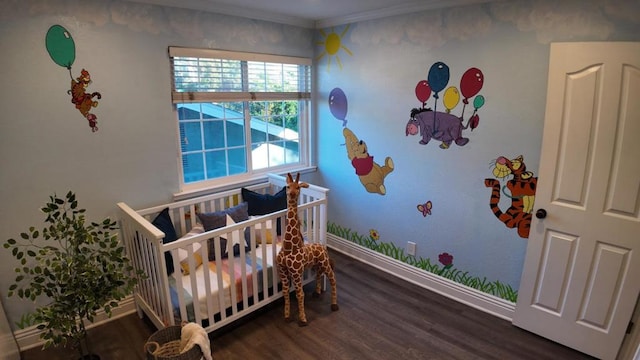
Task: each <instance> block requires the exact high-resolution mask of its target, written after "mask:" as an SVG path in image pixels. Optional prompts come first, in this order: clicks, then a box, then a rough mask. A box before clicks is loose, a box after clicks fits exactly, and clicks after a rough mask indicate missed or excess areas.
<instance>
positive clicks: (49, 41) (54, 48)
mask: <svg viewBox="0 0 640 360" xmlns="http://www.w3.org/2000/svg"><path fill="white" fill-rule="evenodd" d="M45 44H46V46H47V52H49V56H51V59H52V60H53V61H54V62H55V63H56V64H58V65H60V66H62V67H65V68H67V69H71V65H73V62H74V61H75V60H76V44H75V43H74V42H73V38H72V37H71V34H69V32H68V31H67V29H65V28H63V27H62V26H60V25H53V26H52V27H50V28H49V31H47V36H46V37H45Z"/></svg>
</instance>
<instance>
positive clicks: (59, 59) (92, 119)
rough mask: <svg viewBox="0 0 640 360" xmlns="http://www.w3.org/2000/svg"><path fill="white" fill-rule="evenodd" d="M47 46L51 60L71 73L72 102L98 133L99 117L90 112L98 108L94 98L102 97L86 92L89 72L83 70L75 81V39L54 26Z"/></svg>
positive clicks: (89, 80)
mask: <svg viewBox="0 0 640 360" xmlns="http://www.w3.org/2000/svg"><path fill="white" fill-rule="evenodd" d="M45 44H46V46H47V52H48V53H49V56H51V60H53V61H54V62H55V63H56V64H58V65H60V66H62V67H64V68H66V69H67V70H68V71H69V76H70V77H71V88H70V89H69V90H67V94H69V95H71V102H72V103H73V104H74V105H75V106H76V109H78V110H79V111H80V113H81V114H82V116H83V117H84V118H85V119H87V121H88V122H89V127H91V131H92V132H96V131H98V117H97V116H96V115H95V114H93V113H91V112H90V111H91V110H92V109H93V108H95V107H96V106H98V101H96V100H94V98H97V99H100V98H101V97H102V95H101V94H100V93H99V92H92V93H89V92H86V90H87V87H88V86H89V84H91V75H90V74H89V72H88V71H87V70H85V69H82V71H81V72H80V76H78V77H77V78H75V79H74V78H73V75H71V66H72V65H73V62H74V61H75V59H76V45H75V42H74V41H73V37H71V34H70V33H69V31H67V29H65V28H64V27H62V26H60V25H53V26H51V27H50V28H49V30H48V31H47V35H46V37H45Z"/></svg>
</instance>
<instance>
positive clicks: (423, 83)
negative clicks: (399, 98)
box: [416, 80, 431, 104]
mask: <svg viewBox="0 0 640 360" xmlns="http://www.w3.org/2000/svg"><path fill="white" fill-rule="evenodd" d="M429 96H431V87H430V86H429V83H428V82H427V80H420V81H418V84H417V85H416V97H417V98H418V100H420V102H422V103H423V104H424V103H426V102H427V100H428V99H429Z"/></svg>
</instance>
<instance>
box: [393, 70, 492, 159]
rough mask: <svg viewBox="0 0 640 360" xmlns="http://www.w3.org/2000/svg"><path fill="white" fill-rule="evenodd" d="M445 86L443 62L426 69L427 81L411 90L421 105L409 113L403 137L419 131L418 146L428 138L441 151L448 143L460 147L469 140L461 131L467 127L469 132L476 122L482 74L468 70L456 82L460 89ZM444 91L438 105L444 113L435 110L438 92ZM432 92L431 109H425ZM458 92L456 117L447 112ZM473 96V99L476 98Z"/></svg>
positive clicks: (455, 100) (482, 102) (455, 102)
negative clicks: (467, 111) (459, 109)
mask: <svg viewBox="0 0 640 360" xmlns="http://www.w3.org/2000/svg"><path fill="white" fill-rule="evenodd" d="M448 83H449V66H447V64H445V63H443V62H436V63H434V64H433V65H432V66H431V68H430V69H429V76H428V80H420V81H418V84H417V85H416V88H415V94H416V97H417V98H418V100H419V101H420V103H421V107H420V108H414V109H412V110H411V116H410V118H409V122H407V125H406V126H405V135H406V136H409V135H416V134H418V132H420V136H421V139H420V141H419V143H420V144H421V145H426V144H428V143H429V141H430V140H431V139H435V140H439V141H441V143H440V148H441V149H448V148H449V146H450V145H451V143H452V142H455V143H456V145H458V146H464V145H466V144H467V143H468V142H469V139H468V138H466V137H463V136H462V130H466V129H468V128H469V127H470V128H471V130H472V131H473V129H475V128H476V127H478V124H479V123H480V116H479V115H478V114H477V112H478V109H480V108H481V107H482V106H483V105H484V96H482V95H477V94H478V93H479V92H480V90H481V89H482V86H483V84H484V75H483V74H482V71H480V69H478V68H470V69H468V70H467V71H465V73H464V74H463V75H462V78H461V79H460V90H458V88H457V87H455V86H449V87H448V88H447V89H446V90H445V87H446V86H447V84H448ZM442 90H444V95H443V96H442V104H443V105H444V107H445V111H437V107H438V99H439V98H440V95H439V93H440V92H441V91H442ZM432 92H433V98H434V107H433V110H432V109H431V108H427V107H426V105H427V101H428V100H429V98H430V97H431V93H432ZM461 93H462V96H463V99H462V103H463V106H462V113H461V115H460V116H456V115H454V114H452V113H451V110H453V109H454V108H455V107H456V106H457V105H458V103H459V102H460V94H461ZM476 95H477V96H476ZM474 96H475V98H474V99H473V107H474V110H473V114H471V116H470V117H469V119H468V120H467V123H466V125H465V124H464V111H465V109H466V106H467V105H468V104H469V99H470V98H472V97H474Z"/></svg>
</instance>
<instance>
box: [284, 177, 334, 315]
mask: <svg viewBox="0 0 640 360" xmlns="http://www.w3.org/2000/svg"><path fill="white" fill-rule="evenodd" d="M299 179H300V174H298V175H297V176H296V179H295V181H294V180H293V178H292V177H291V174H287V227H286V231H285V234H284V240H283V244H282V249H281V250H280V252H279V253H278V256H277V258H276V262H277V264H278V270H279V274H280V281H281V282H282V291H283V292H284V294H285V296H284V318H285V319H286V320H290V318H291V314H290V307H291V301H290V298H289V278H291V282H292V283H293V286H294V287H295V289H296V298H297V299H298V324H299V325H300V326H305V325H307V317H306V315H305V312H304V291H303V289H302V275H303V273H304V270H305V269H306V268H309V267H313V268H314V269H315V271H316V289H315V293H314V295H320V293H321V291H322V282H321V280H322V275H327V278H329V283H330V284H331V310H333V311H336V310H338V301H337V300H338V298H337V293H336V278H335V274H334V272H333V266H332V262H331V260H330V259H329V253H328V251H327V247H326V246H324V245H322V244H306V245H305V244H304V239H303V238H302V234H301V232H300V222H299V221H300V220H299V219H298V197H299V195H300V188H304V187H309V184H307V183H304V182H299Z"/></svg>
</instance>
